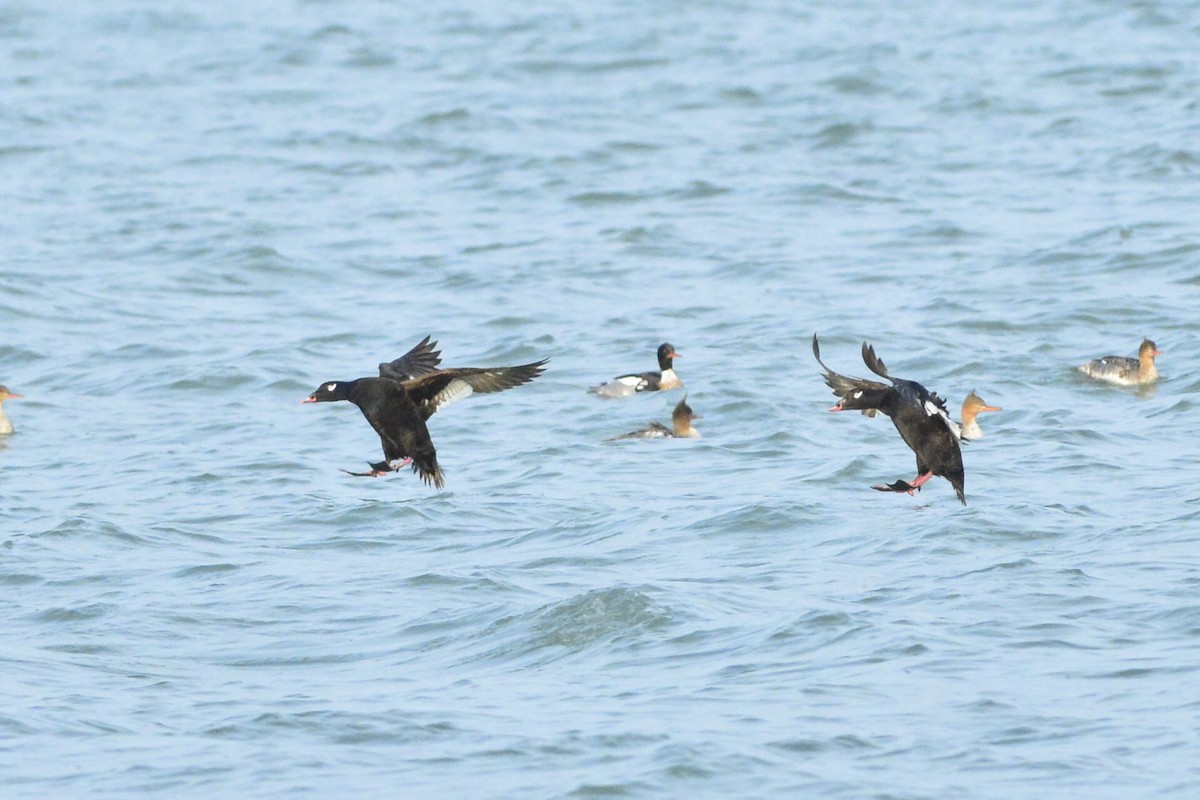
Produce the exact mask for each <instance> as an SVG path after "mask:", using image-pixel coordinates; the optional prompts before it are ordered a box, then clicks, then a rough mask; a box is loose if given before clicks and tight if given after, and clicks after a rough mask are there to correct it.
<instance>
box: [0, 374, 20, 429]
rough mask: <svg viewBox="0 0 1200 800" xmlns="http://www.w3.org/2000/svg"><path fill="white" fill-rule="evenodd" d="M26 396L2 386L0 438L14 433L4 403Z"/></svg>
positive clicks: (0, 390) (0, 395) (0, 396)
mask: <svg viewBox="0 0 1200 800" xmlns="http://www.w3.org/2000/svg"><path fill="white" fill-rule="evenodd" d="M17 397H24V395H20V394H17V393H16V392H12V391H9V389H8V387H7V386H0V436H3V435H7V434H10V433H12V432H13V424H12V421H11V420H9V418H8V417H7V416H6V415H5V413H4V401H5V400H12V399H14V398H17Z"/></svg>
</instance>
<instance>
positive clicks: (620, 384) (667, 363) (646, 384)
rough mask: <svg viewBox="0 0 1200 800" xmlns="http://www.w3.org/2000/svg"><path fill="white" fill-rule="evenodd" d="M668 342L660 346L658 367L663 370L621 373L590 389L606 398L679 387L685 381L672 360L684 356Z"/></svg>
mask: <svg viewBox="0 0 1200 800" xmlns="http://www.w3.org/2000/svg"><path fill="white" fill-rule="evenodd" d="M682 357H683V356H682V355H680V354H679V353H676V352H675V348H674V347H672V346H671V344H670V343H668V342H663V343H662V344H660V345H659V346H658V368H659V369H660V370H662V371H661V372H641V373H638V374H636V375H619V376H617V377H615V378H613V379H612V380H611V381H609V382H608V383H602V384H600V385H599V386H593V387H592V388H590V389H588V391H589V392H591V393H592V394H598V395H600V396H601V397H603V398H605V399H611V398H614V397H628V396H629V395H631V394H637V393H638V392H664V391H666V390H667V389H678V388H679V387H680V386H683V381H681V380H679V376H678V375H676V374H675V369H674V367H672V365H671V360H672V359H675V358H682Z"/></svg>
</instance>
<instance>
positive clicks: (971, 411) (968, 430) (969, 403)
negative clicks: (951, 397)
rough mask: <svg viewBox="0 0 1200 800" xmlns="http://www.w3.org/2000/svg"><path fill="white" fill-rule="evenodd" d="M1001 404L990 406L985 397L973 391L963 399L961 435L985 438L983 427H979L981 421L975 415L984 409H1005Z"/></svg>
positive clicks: (970, 437) (972, 438)
mask: <svg viewBox="0 0 1200 800" xmlns="http://www.w3.org/2000/svg"><path fill="white" fill-rule="evenodd" d="M1003 410H1004V409H1003V408H1001V407H1000V406H989V405H988V404H987V403H985V402H983V398H982V397H980V396H979V395H977V394H975V392H974V391H972V392H971V393H970V394H969V395H967V397H966V399H965V400H963V404H962V430H961V436H962V438H963V439H967V440H975V439H982V438H983V428H980V427H979V423H978V422H977V421H976V420H975V415H976V414H980V413H982V412H984V411H1003Z"/></svg>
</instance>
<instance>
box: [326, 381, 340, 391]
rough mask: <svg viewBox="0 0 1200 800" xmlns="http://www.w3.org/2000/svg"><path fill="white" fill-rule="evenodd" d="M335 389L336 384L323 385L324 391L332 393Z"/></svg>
mask: <svg viewBox="0 0 1200 800" xmlns="http://www.w3.org/2000/svg"><path fill="white" fill-rule="evenodd" d="M336 388H337V384H336V383H327V384H325V391H327V392H332V391H333V390H334V389H336Z"/></svg>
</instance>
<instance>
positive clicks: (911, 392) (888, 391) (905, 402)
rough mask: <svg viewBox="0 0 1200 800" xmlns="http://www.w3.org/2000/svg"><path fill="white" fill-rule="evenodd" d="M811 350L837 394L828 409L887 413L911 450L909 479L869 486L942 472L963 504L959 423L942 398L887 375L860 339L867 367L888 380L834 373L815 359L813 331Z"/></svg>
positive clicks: (900, 484) (895, 487)
mask: <svg viewBox="0 0 1200 800" xmlns="http://www.w3.org/2000/svg"><path fill="white" fill-rule="evenodd" d="M812 349H813V355H814V356H816V359H817V363H818V364H820V365H821V366H822V367H823V368H824V369H825V383H826V385H828V386H829V388H830V389H833V393H834V394H835V395H837V396H838V397H839V398H840V399H839V400H838V402H837V405H835V406H834V407H833V408H831V409H829V410H830V411H862V412H863V413H870V412H872V411H882V412H883V413H884V414H887V415H888V416H889V417H890V418H891V420H892V424H894V425H895V426H896V430H897V431H899V432H900V436H901V438H903V439H904V443H905V444H907V445H908V446H909V448H910V449H911V450H912V451H913V452H914V453H916V456H917V477H916V478H915V479H914V480H913V481H912V482H909V481H903V480H899V481H895V482H894V483H891V484H889V485H887V486H875V487H872V488H875V489H878V490H879V491H881V492H889V491H891V492H908V493H909V494H912V492H913V490H914V489H920V488H921V486H922V485H923V484H924V483H925V482H926V481H928V480H929V479H930V478H932V477H933V476H934V475H937V476H939V477H942V478H945V479H946V480H948V481H950V483H951V485H952V486H954V492H955V494H957V495H958V499H959V501H960V502H961V503H962V504H963V505H964V506H965V505H966V504H967V498H966V495H965V494H964V493H963V483H964V475H963V462H962V449H961V448H960V447H959V439H960V437H961V434H960V432H959V426H958V424H957V423H956V422H954V420H952V419H950V415H949V413H947V411H946V404H945V403H944V402H943V401H942V399H941V398H940V397H938V396H937V395H936V394H934V393H933V392H931V391H929V390H928V389H926V388H925V387H924V386H922V385H921V384H919V383H917V382H916V381H906V380H902V379H900V378H893V377H891V376H890V375H888V371H887V367H886V366H884V363H883V361H882V360H881V359H880V358H879V357H878V356H876V355H875V349H874V348H873V347H871V346H870V345H869V344H867V343H866V342H863V346H862V356H863V362H864V363H865V364H866V365H867V368H868V369H869V370H871V372H874V373H875V374H876V375H878V376H879V377H881V378H887V380H888V381H889V382H890V384H891V385H888V384H885V383H880V382H878V381H872V380H865V379H863V378H850V377H847V376H845V375H839V374H838V373H836V372H834V371H833V370H831V369H830V368H829V367H828V366H826V365H825V362H824V361H822V360H821V350H820V347H819V346H818V344H817V337H816V335H815V334H814V335H813V342H812Z"/></svg>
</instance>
